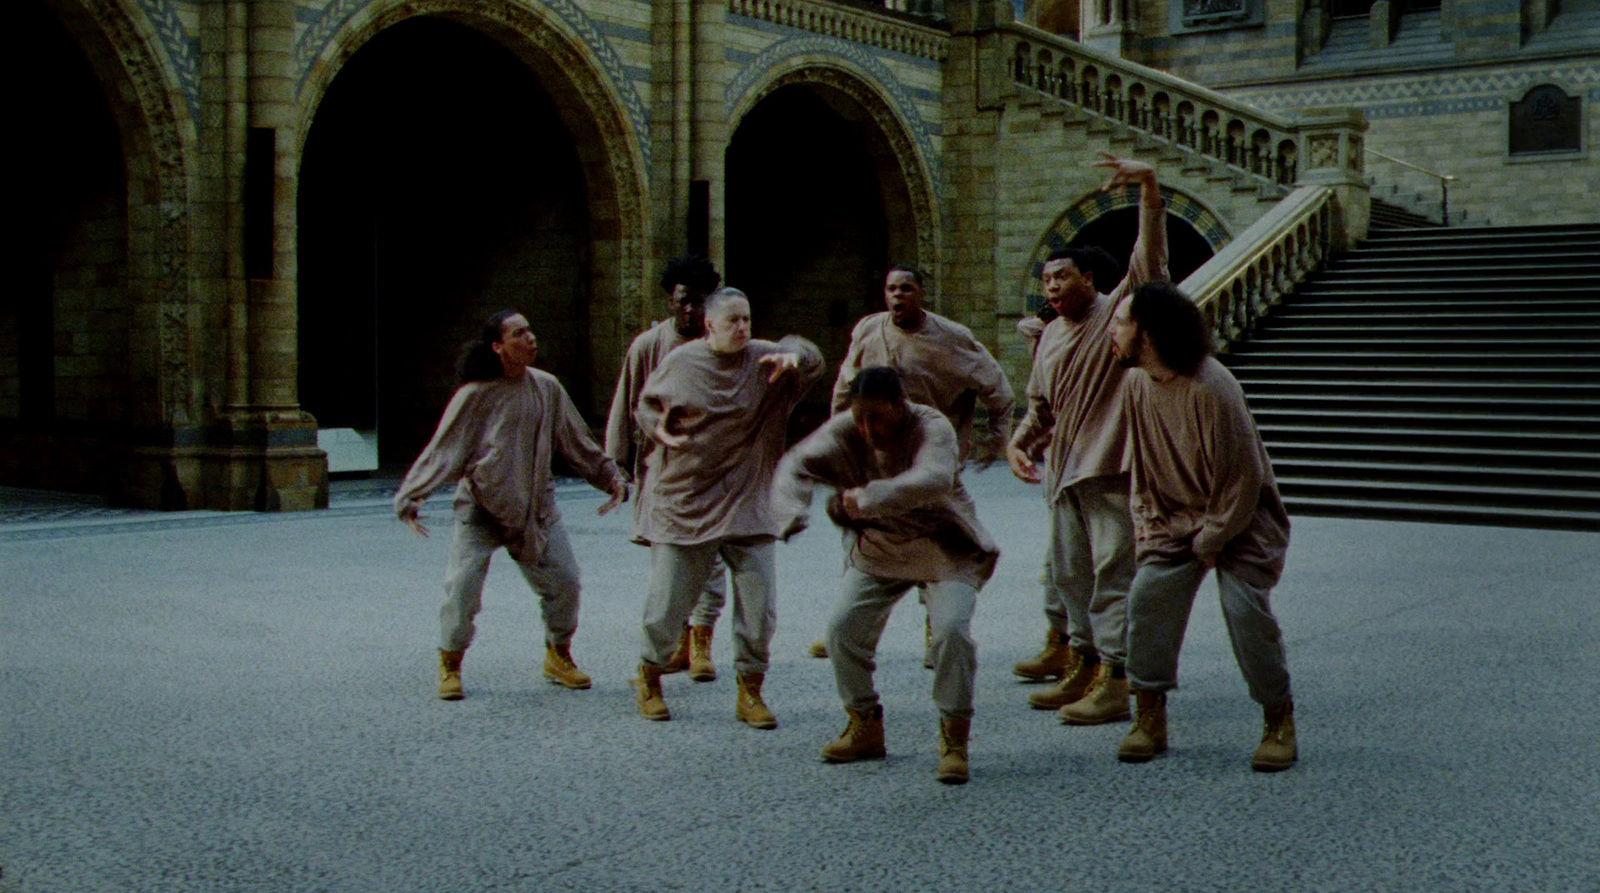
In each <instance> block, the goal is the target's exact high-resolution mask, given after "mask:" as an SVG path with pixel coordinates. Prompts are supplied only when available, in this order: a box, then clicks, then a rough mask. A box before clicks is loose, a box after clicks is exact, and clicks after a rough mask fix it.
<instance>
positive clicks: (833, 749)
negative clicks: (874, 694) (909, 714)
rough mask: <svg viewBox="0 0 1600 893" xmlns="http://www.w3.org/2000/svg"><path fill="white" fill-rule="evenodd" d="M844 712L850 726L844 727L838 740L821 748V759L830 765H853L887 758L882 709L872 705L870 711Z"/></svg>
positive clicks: (850, 710) (848, 710)
mask: <svg viewBox="0 0 1600 893" xmlns="http://www.w3.org/2000/svg"><path fill="white" fill-rule="evenodd" d="M844 712H845V713H848V714H849V715H850V724H849V725H847V726H845V727H844V731H843V732H842V733H840V735H839V740H837V741H835V742H833V743H832V744H828V745H826V746H824V747H823V748H822V758H823V759H824V760H827V761H828V762H830V763H854V762H855V761H856V760H881V759H883V758H884V757H885V756H887V755H888V751H886V750H885V749H884V747H883V708H882V707H880V706H878V705H876V704H874V705H873V707H872V709H870V710H864V711H857V710H852V709H850V708H849V707H846V708H844Z"/></svg>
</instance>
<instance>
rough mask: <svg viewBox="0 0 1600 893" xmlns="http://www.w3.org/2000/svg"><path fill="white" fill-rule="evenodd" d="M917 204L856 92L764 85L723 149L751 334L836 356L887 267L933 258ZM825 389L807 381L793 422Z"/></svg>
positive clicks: (821, 406) (732, 276)
mask: <svg viewBox="0 0 1600 893" xmlns="http://www.w3.org/2000/svg"><path fill="white" fill-rule="evenodd" d="M913 208H914V204H913V196H912V194H911V186H910V178H908V176H907V172H906V170H905V169H904V167H903V165H902V164H901V162H900V160H899V158H898V156H897V155H896V153H895V151H894V148H893V147H892V146H891V145H890V142H889V139H888V138H887V136H886V135H885V133H884V132H883V129H882V128H881V127H880V126H879V124H878V122H877V121H876V120H875V119H874V118H873V116H872V114H871V113H870V112H869V110H868V109H867V108H866V107H865V106H864V105H863V104H862V103H861V102H860V101H859V100H858V99H857V98H855V97H853V96H851V95H849V94H847V93H846V92H844V91H843V90H841V89H838V88H836V87H834V86H830V85H827V84H821V83H812V82H806V81H803V80H802V81H798V82H794V83H787V84H784V85H782V86H778V87H777V88H776V89H774V90H772V91H771V92H769V93H767V94H766V95H765V96H763V97H762V98H761V99H760V100H759V101H758V102H756V103H755V105H754V106H753V107H751V109H750V110H749V111H748V112H747V113H746V114H745V115H744V116H743V117H742V118H741V119H740V121H739V125H738V128H737V129H736V130H735V131H734V134H733V138H732V140H730V142H729V144H728V150H727V194H726V213H727V239H726V246H727V250H726V256H727V263H726V272H727V283H728V284H729V285H732V286H735V287H738V288H740V289H743V290H744V291H745V292H747V293H748V294H749V295H750V302H751V310H752V313H753V315H754V317H755V328H756V334H757V335H758V336H759V337H778V336H781V335H785V334H796V335H801V336H804V337H806V338H808V339H810V340H812V341H813V342H815V343H816V345H817V347H818V348H820V349H821V350H822V353H823V356H824V357H825V358H826V360H827V361H828V363H829V364H830V365H836V364H837V363H838V362H839V361H840V360H842V359H843V358H844V353H845V350H846V348H847V347H848V346H849V343H850V332H851V329H852V328H854V326H855V323H856V321H857V320H859V319H860V318H861V317H863V316H865V315H866V314H868V313H872V312H875V311H878V310H882V309H883V277H884V271H885V269H886V267H887V266H888V265H889V264H891V263H909V264H923V265H927V264H929V263H930V262H931V261H932V258H923V257H919V237H918V231H917V220H916V214H915V213H914V210H913ZM930 272H931V271H930ZM828 393H829V390H828V387H827V386H818V387H817V388H816V389H814V390H813V391H812V392H811V394H810V395H809V396H808V397H807V400H806V403H805V404H803V405H802V406H801V408H800V409H799V410H797V412H796V418H795V425H794V427H795V428H796V429H806V430H808V429H809V428H810V427H813V426H814V425H816V424H818V423H820V422H821V420H822V419H824V418H826V417H827V404H828Z"/></svg>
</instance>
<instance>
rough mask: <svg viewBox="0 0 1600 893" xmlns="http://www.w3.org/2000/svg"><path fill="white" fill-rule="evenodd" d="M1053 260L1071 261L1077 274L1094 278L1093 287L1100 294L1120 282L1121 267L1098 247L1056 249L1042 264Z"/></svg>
mask: <svg viewBox="0 0 1600 893" xmlns="http://www.w3.org/2000/svg"><path fill="white" fill-rule="evenodd" d="M1053 260H1070V261H1072V265H1073V266H1075V267H1077V268H1078V272H1080V273H1087V274H1089V275H1090V276H1093V277H1094V287H1095V288H1096V289H1099V290H1100V291H1101V292H1102V293H1104V292H1108V291H1110V290H1111V289H1113V288H1115V287H1116V285H1117V283H1118V282H1120V281H1121V280H1122V265H1121V264H1119V263H1117V260H1116V258H1114V257H1112V256H1111V253H1110V252H1108V251H1106V250H1105V249H1104V248H1101V247H1099V246H1098V245H1092V246H1087V247H1073V248H1057V249H1056V250H1054V251H1052V252H1050V256H1049V257H1046V258H1045V259H1044V262H1045V263H1049V262H1051V261H1053Z"/></svg>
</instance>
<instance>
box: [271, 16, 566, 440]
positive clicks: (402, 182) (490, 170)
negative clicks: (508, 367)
mask: <svg viewBox="0 0 1600 893" xmlns="http://www.w3.org/2000/svg"><path fill="white" fill-rule="evenodd" d="M589 229H590V227H589V205H588V191H587V187H586V184H585V179H584V171H583V167H582V165H581V164H580V162H579V159H578V150H577V147H576V144H575V142H574V140H573V137H572V134H571V132H570V131H569V130H568V128H567V127H566V125H565V124H564V123H563V122H562V120H561V117H560V115H559V112H558V110H557V107H556V103H555V100H554V99H552V98H551V95H550V93H549V92H548V91H547V90H546V89H545V88H544V87H543V86H542V85H541V84H540V82H539V80H538V78H537V76H536V75H535V74H534V73H533V72H532V71H531V70H530V69H529V68H528V66H527V65H526V64H524V63H523V62H522V60H520V59H518V58H517V57H516V56H515V55H514V54H513V53H512V52H511V51H509V50H508V49H506V48H505V47H504V46H502V45H501V44H499V43H497V42H495V41H494V40H492V39H490V38H489V37H487V36H485V35H483V34H481V33H479V32H478V31H475V30H473V29H471V28H469V27H466V26H464V25H460V24H457V23H454V22H450V21H446V20H443V19H435V18H427V17H423V18H416V19H411V20H408V21H406V22H403V23H401V24H398V25H395V26H393V27H391V28H388V29H386V30H384V31H383V32H382V33H380V34H378V35H377V36H376V37H374V38H373V39H372V40H371V41H370V42H368V43H367V44H366V45H365V46H363V47H362V48H361V49H360V50H359V51H357V52H356V53H355V54H354V55H353V56H352V57H351V59H350V61H349V62H348V64H346V65H345V67H344V68H343V69H342V70H341V71H340V72H339V74H338V75H337V76H336V77H335V78H334V80H333V83H332V84H331V85H330V87H329V89H328V92H327V94H326V96H325V97H324V98H323V100H322V103H321V105H320V106H319V107H318V109H317V114H316V117H315V119H314V120H313V122H312V125H311V129H310V133H309V134H308V135H307V138H306V149H305V156H304V159H303V161H302V164H301V169H300V198H299V307H300V322H299V360H300V367H299V368H300V377H299V385H300V401H301V405H302V406H303V407H305V409H306V410H308V411H309V412H311V413H312V414H313V415H315V416H316V418H317V421H318V425H319V426H320V427H322V428H324V429H329V428H351V429H356V430H358V431H361V432H378V431H381V437H377V438H376V440H377V443H378V460H379V462H380V463H381V465H383V466H385V467H401V466H404V465H406V464H407V463H409V462H410V461H411V460H412V458H414V457H415V455H416V454H417V452H418V451H419V450H420V449H421V448H422V446H423V445H424V444H425V443H426V442H427V440H428V438H429V436H430V435H431V434H432V432H433V426H434V425H435V423H436V422H437V421H438V418H439V413H440V411H441V410H442V409H443V408H444V404H445V402H446V401H447V400H448V399H449V396H450V394H451V392H452V391H453V390H454V388H455V387H456V378H455V372H454V361H455V357H456V352H457V350H458V348H459V347H460V345H461V343H462V342H463V341H466V340H468V339H471V338H475V337H476V336H477V332H478V328H479V326H480V324H481V323H482V321H483V320H484V318H486V317H487V316H489V315H490V314H491V313H494V312H495V311H497V310H500V309H503V308H514V309H517V310H520V311H522V312H523V313H524V314H526V315H527V317H528V320H529V322H530V323H531V324H532V326H533V329H534V331H535V333H537V334H538V335H539V339H540V341H539V345H540V352H539V366H540V368H542V369H544V370H546V371H548V372H551V373H553V374H555V375H556V376H558V377H559V378H560V379H561V380H562V383H563V384H564V385H565V386H566V387H567V389H568V391H569V392H570V393H571V394H572V397H573V399H574V401H576V402H577V404H578V405H579V406H589V405H591V404H592V395H591V394H589V384H588V382H589V375H588V366H589V350H588V346H589V331H588V328H589V313H588V307H589V302H590V281H591V280H590V270H589V268H590V259H589V253H590V252H589V246H590V242H589V238H590V235H589ZM331 458H332V457H331V456H330V459H331Z"/></svg>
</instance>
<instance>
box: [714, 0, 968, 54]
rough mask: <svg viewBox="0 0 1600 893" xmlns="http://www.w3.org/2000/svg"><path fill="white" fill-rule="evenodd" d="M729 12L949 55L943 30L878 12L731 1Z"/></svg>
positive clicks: (794, 1) (812, 0) (808, 3)
mask: <svg viewBox="0 0 1600 893" xmlns="http://www.w3.org/2000/svg"><path fill="white" fill-rule="evenodd" d="M728 12H730V13H733V14H734V15H741V16H747V17H749V18H752V19H760V20H762V21H764V22H772V23H774V24H778V25H787V26H788V27H790V28H798V29H800V30H802V31H811V32H815V33H817V34H826V35H829V36H832V37H838V38H840V39H842V40H848V41H851V42H854V43H861V44H866V45H868V46H875V47H878V48H880V49H885V50H890V51H892V52H896V53H904V54H906V55H908V56H919V57H921V58H923V59H932V60H933V61H935V62H943V61H944V59H945V57H946V56H948V55H950V49H949V42H950V35H949V34H948V33H946V32H945V31H944V30H942V29H940V28H936V27H932V26H929V25H922V24H918V23H914V22H905V21H900V20H899V19H898V18H896V17H894V16H893V14H891V13H887V12H882V11H877V10H868V9H860V8H855V7H850V6H843V5H840V4H837V3H827V2H822V0H728Z"/></svg>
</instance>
